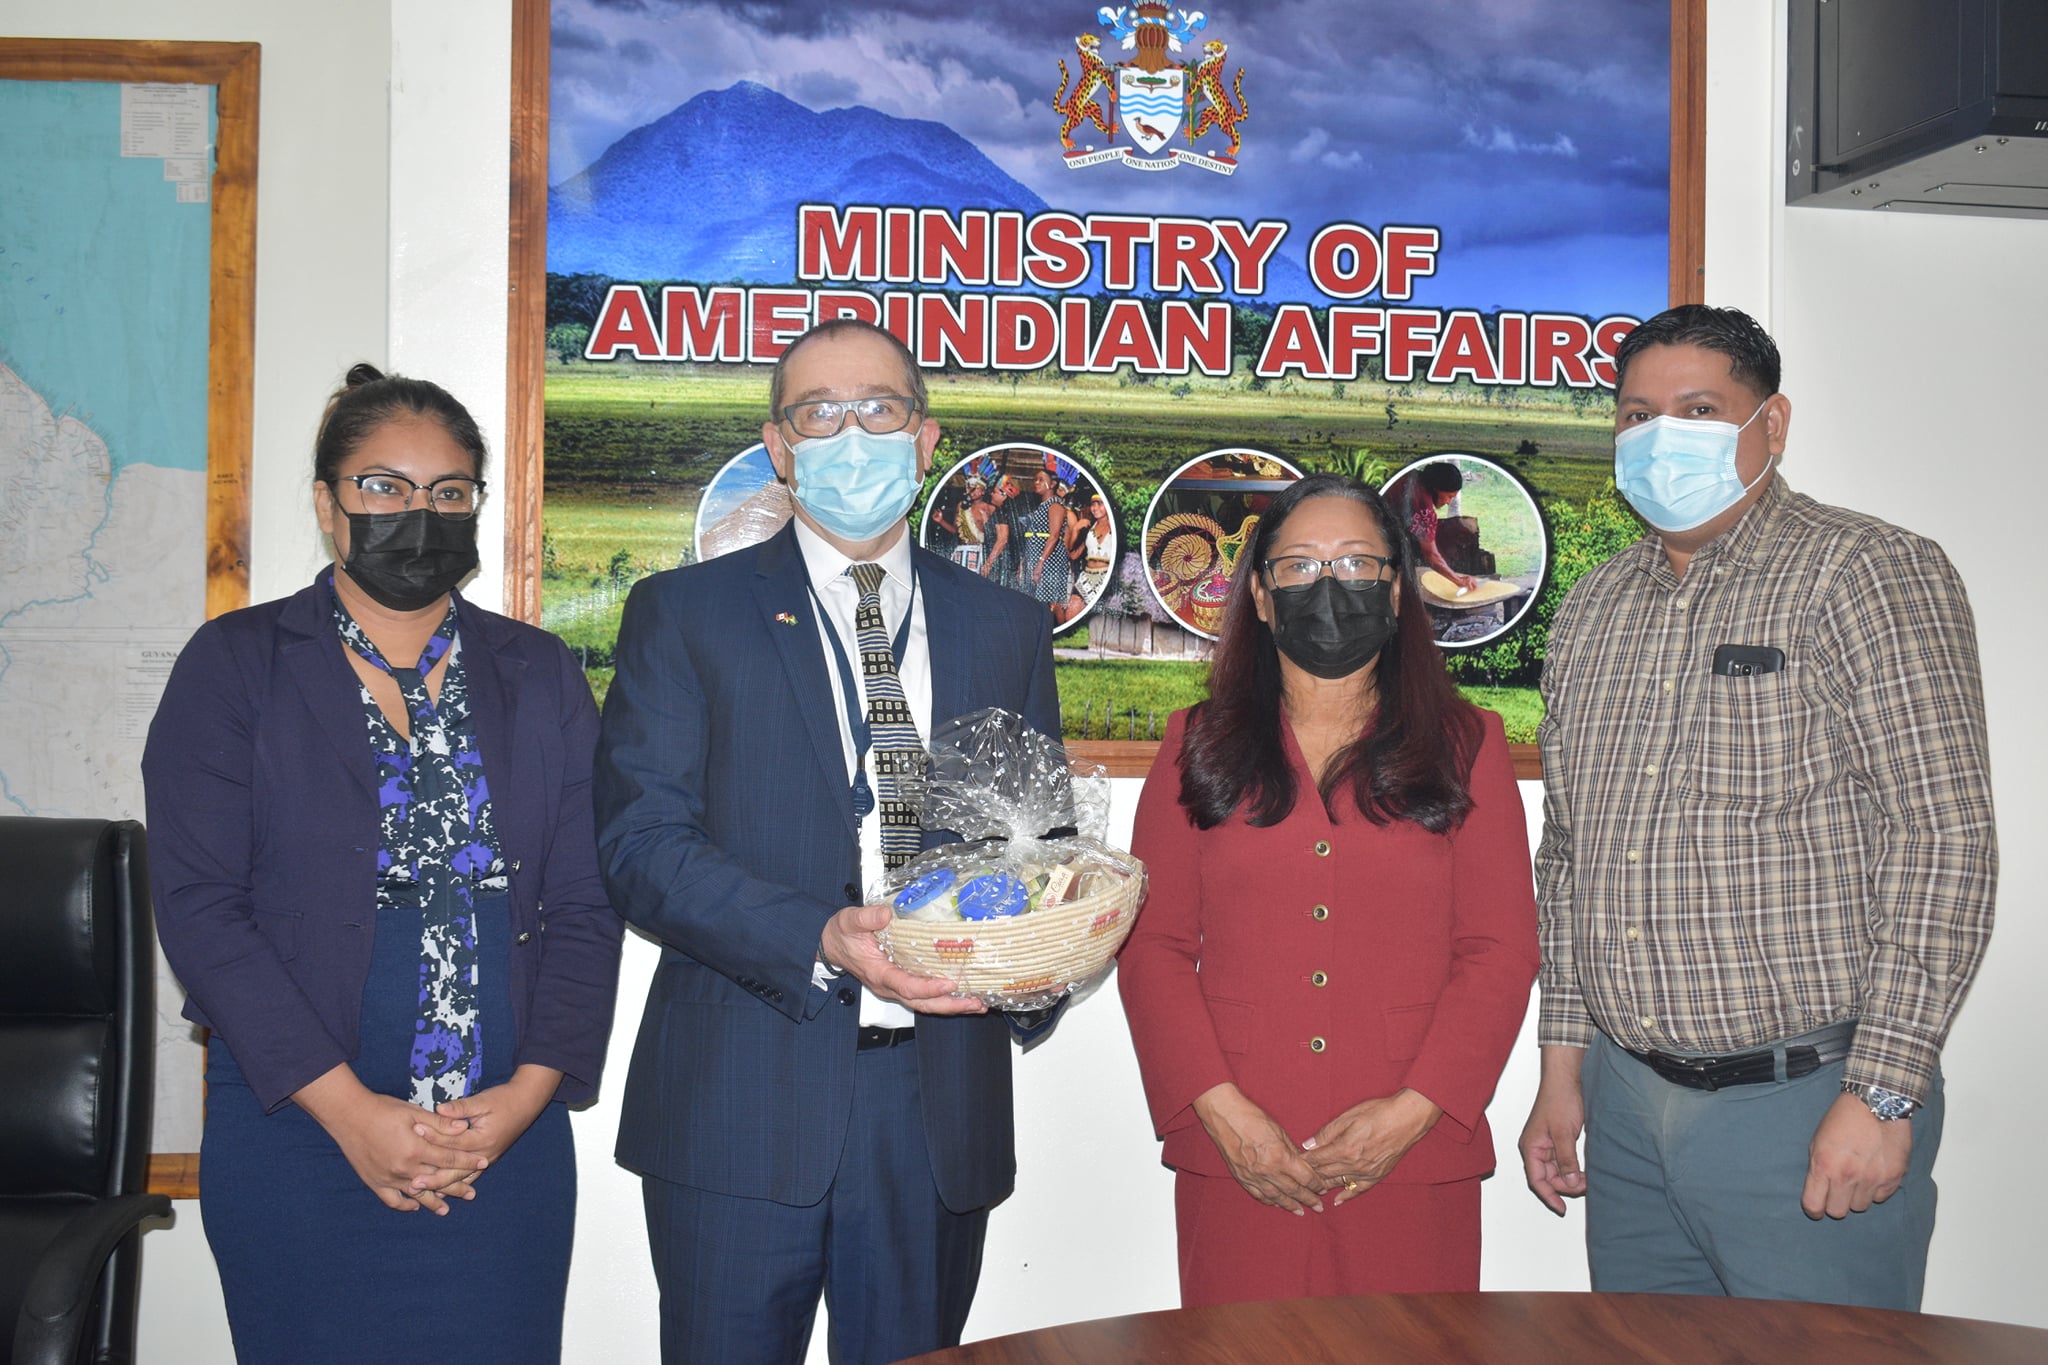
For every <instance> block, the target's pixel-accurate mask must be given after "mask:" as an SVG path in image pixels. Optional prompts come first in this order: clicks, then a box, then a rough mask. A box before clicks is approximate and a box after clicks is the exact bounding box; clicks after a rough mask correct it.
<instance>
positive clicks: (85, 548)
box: [0, 81, 214, 1151]
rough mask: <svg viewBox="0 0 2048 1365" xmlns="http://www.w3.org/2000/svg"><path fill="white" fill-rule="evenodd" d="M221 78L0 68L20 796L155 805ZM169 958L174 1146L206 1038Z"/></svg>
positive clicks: (191, 539) (8, 634)
mask: <svg viewBox="0 0 2048 1365" xmlns="http://www.w3.org/2000/svg"><path fill="white" fill-rule="evenodd" d="M213 94H214V92H213V89H212V87H210V86H195V85H119V84H110V83H101V82H48V81H0V164H5V165H6V166H7V167H8V171H9V173H8V175H7V176H6V177H5V178H4V179H0V222H4V223H5V224H6V225H7V228H6V232H5V234H4V236H0V716H4V717H5V723H4V724H0V814H4V815H34V816H72V817H94V818H106V819H138V820H139V819H141V818H142V814H143V801H142V775H141V766H140V765H141V755H142V743H143V739H144V737H145V736H146V735H147V733H148V729H149V721H150V717H151V716H152V715H153V714H154V713H155V711H156V704H157V700H158V697H159V695H160V694H161V692H162V690H163V684H164V680H165V678H166V677H168V676H169V673H170V668H171V663H172V661H173V660H175V659H176V658H177V654H178V651H179V650H180V649H181V648H182V647H183V646H184V643H185V641H186V639H187V637H189V636H190V635H191V633H192V631H193V630H194V629H195V628H196V627H197V626H198V625H199V623H200V622H201V621H202V620H203V619H204V617H205V603H206V457H207V344H206V341H207V327H208V306H209V294H208V272H209V250H210V248H209V235H208V234H209V219H208V205H207V187H208V178H209V174H210V169H211V165H212V142H213V129H214V108H213ZM183 1003H184V992H183V991H182V990H181V989H180V988H179V986H178V985H177V983H176V981H175V980H174V979H173V978H172V977H171V975H170V973H169V971H168V970H167V969H166V968H165V967H164V966H163V964H162V962H161V960H159V963H158V972H157V1013H158V1028H157V1032H158V1048H157V1057H158V1060H157V1077H156V1085H157V1099H156V1121H155V1134H154V1139H155V1140H154V1142H153V1146H154V1148H155V1149H156V1150H160V1151H162V1150H192V1149H195V1148H197V1146H198V1140H199V1102H200V1099H199V1097H200V1087H199V1086H198V1084H196V1082H197V1080H198V1078H199V1074H200V1067H201V1058H202V1054H201V1053H200V1050H199V1049H198V1047H197V1046H196V1045H195V1043H194V1041H193V1037H192V1030H191V1026H190V1025H189V1024H187V1023H186V1022H185V1021H184V1020H183V1019H182V1018H180V1017H179V1010H180V1008H181V1007H182V1005H183Z"/></svg>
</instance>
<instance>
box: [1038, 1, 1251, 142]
mask: <svg viewBox="0 0 2048 1365" xmlns="http://www.w3.org/2000/svg"><path fill="white" fill-rule="evenodd" d="M1096 19H1097V21H1098V22H1099V23H1100V24H1101V25H1102V27H1103V28H1105V29H1107V30H1108V33H1107V34H1106V35H1105V34H1101V33H1093V32H1084V33H1081V34H1078V35H1076V36H1075V38H1074V52H1075V56H1076V58H1077V59H1078V63H1079V65H1078V68H1077V69H1076V70H1074V71H1073V72H1071V73H1070V72H1069V71H1068V70H1067V63H1066V60H1065V59H1064V58H1062V59H1061V60H1060V64H1059V66H1060V85H1059V89H1058V91H1057V92H1055V93H1054V95H1053V100H1052V107H1053V108H1054V109H1055V110H1056V111H1057V112H1058V113H1059V115H1060V119H1061V122H1060V143H1061V145H1062V147H1063V149H1064V151H1065V154H1066V164H1067V165H1068V166H1069V167H1070V168H1072V169H1075V170H1079V169H1081V168H1082V167H1085V166H1099V165H1102V164H1104V163H1107V162H1117V163H1120V164H1122V165H1125V166H1129V167H1131V168H1132V169H1134V170H1142V171H1170V170H1174V169H1176V168H1177V167H1180V166H1199V167H1200V168H1201V169H1203V170H1206V171H1214V172H1216V173H1217V174H1219V175H1231V174H1234V173H1235V172H1236V170H1237V157H1238V151H1239V148H1240V147H1241V146H1242V145H1243V141H1244V139H1243V136H1242V135H1241V134H1240V133H1239V131H1238V125H1239V124H1241V123H1243V122H1244V121H1245V119H1246V118H1248V117H1250V110H1249V109H1248V108H1247V107H1246V105H1245V99H1244V68H1243V67H1242V66H1240V67H1238V68H1237V70H1236V75H1235V77H1234V78H1227V77H1226V76H1225V73H1224V66H1225V61H1226V58H1228V56H1229V48H1228V47H1227V46H1226V45H1225V44H1224V42H1223V41H1222V40H1221V39H1218V38H1210V39H1207V40H1206V41H1203V40H1202V38H1201V35H1202V33H1203V32H1204V31H1205V30H1206V29H1207V28H1208V27H1209V16H1208V15H1207V14H1206V13H1205V12H1203V11H1202V10H1187V9H1178V8H1175V7H1174V6H1171V5H1164V4H1159V3H1156V0H1146V2H1145V3H1141V4H1136V5H1104V6H1102V7H1101V8H1100V9H1099V10H1097V11H1096ZM1105 37H1106V38H1107V41H1108V42H1109V43H1113V44H1115V47H1116V50H1118V51H1121V52H1125V53H1129V54H1130V55H1129V56H1127V57H1123V58H1120V59H1116V60H1113V61H1110V60H1105V58H1104V51H1105ZM1198 44H1199V46H1198ZM1091 128H1092V129H1094V130H1095V131H1097V132H1100V133H1101V134H1102V138H1103V142H1104V144H1105V145H1103V146H1102V147H1099V148H1098V147H1096V146H1094V145H1093V144H1092V143H1091V144H1087V145H1083V144H1081V143H1077V142H1076V141H1075V140H1074V137H1075V134H1076V133H1077V132H1078V133H1080V134H1081V135H1082V136H1083V137H1084V138H1085V137H1087V136H1088V130H1089V129H1091ZM1119 131H1121V132H1122V133H1123V134H1124V135H1125V137H1126V138H1127V140H1128V143H1129V145H1127V146H1122V147H1119V146H1117V145H1116V141H1117V134H1118V132H1119ZM1176 134H1178V135H1179V137H1180V138H1181V139H1183V140H1184V141H1185V143H1186V145H1185V146H1176V145H1175V142H1174V139H1175V136H1176ZM1205 138H1206V139H1208V142H1207V144H1206V145H1198V144H1202V143H1203V139H1205Z"/></svg>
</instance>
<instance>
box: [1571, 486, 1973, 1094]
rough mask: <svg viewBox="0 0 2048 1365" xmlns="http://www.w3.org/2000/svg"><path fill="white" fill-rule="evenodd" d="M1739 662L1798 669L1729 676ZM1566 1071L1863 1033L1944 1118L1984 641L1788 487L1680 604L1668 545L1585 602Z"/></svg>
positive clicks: (1620, 558)
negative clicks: (1773, 662)
mask: <svg viewBox="0 0 2048 1365" xmlns="http://www.w3.org/2000/svg"><path fill="white" fill-rule="evenodd" d="M1723 644H1738V645H1755V646H1776V647H1777V648H1779V649H1781V650H1783V651H1784V655H1785V666H1784V668H1783V670H1782V671H1779V672H1775V673H1758V674H1752V675H1750V676H1746V677H1745V676H1735V677H1722V676H1716V675H1715V674H1714V672H1713V671H1712V662H1713V657H1714V651H1715V649H1716V647H1717V646H1719V645H1723ZM1543 701H1544V708H1545V710H1544V718H1543V723H1542V725H1541V727H1540V729H1539V731H1538V739H1539V741H1540V743H1541V746H1542V752H1543V781H1544V802H1543V816H1544V819H1543V841H1542V845H1541V847H1540V848H1539V849H1538V851H1537V855H1536V887H1537V896H1538V904H1539V918H1540V924H1541V931H1542V947H1543V967H1542V975H1541V978H1540V979H1541V982H1542V989H1543V1003H1542V1011H1541V1015H1540V1018H1539V1030H1538V1038H1539V1041H1540V1042H1542V1043H1543V1044H1546V1045H1550V1044H1564V1045H1572V1046H1581V1047H1582V1046H1585V1045H1586V1044H1587V1043H1589V1042H1591V1041H1592V1038H1593V1033H1594V1030H1595V1029H1598V1030H1599V1031H1601V1032H1603V1033H1605V1034H1607V1036H1608V1037H1610V1038H1612V1039H1613V1040H1614V1041H1615V1042H1617V1043H1619V1044H1620V1045H1621V1046H1622V1047H1625V1048H1628V1049H1631V1050H1633V1051H1638V1052H1643V1051H1653V1050H1655V1051H1670V1052H1691V1053H1729V1052H1737V1051H1744V1050H1748V1049H1751V1048H1755V1047H1757V1046H1759V1045H1762V1044H1766V1043H1770V1042H1772V1041H1774V1040H1777V1039H1780V1038H1786V1037H1790V1036H1792V1035H1795V1034H1799V1033H1804V1032H1807V1031H1809V1030H1812V1029H1816V1028H1819V1027H1821V1026H1823V1025H1826V1024H1829V1023H1832V1022H1834V1021H1836V1020H1842V1019H1856V1020H1858V1025H1857V1030H1856V1041H1855V1045H1854V1048H1853V1050H1852V1052H1851V1053H1850V1056H1849V1062H1848V1068H1847V1073H1846V1075H1845V1076H1844V1081H1845V1082H1847V1083H1853V1084H1859V1085H1873V1084H1874V1085H1881V1086H1883V1087H1885V1088H1886V1089H1888V1090H1894V1091H1897V1092H1899V1093H1901V1094H1904V1095H1908V1096H1911V1097H1912V1098H1914V1099H1920V1098H1923V1097H1924V1096H1925V1095H1926V1093H1927V1083H1928V1081H1929V1079H1930V1078H1931V1077H1932V1076H1933V1074H1934V1071H1935V1068H1936V1066H1937V1064H1938V1060H1939V1056H1940V1051H1941V1045H1942V1041H1943V1039H1944V1038H1945V1037H1946V1036H1947V1033H1948V1028H1949V1024H1950V1022H1951V1021H1952V1020H1953V1019H1954V1016H1955V1011H1956V1007H1957V1005H1958V1004H1960V1003H1961V1000H1962V997H1963V993H1964V991H1965V990H1966V989H1967V988H1968V987H1969V984H1970V979H1971V977H1972V976H1973V975H1974V974H1975V973H1976V970H1977V965H1978V963H1979V962H1980V961H1981V959H1982V958H1983V954H1984V948H1985V945H1986V943H1987V942H1988V941H1989V939H1990V936H1991V912H1992V900H1993V894H1994V890H1995V887H1996V883H1997V871H1998V851H1997V842H1996V836H1995V833H1994V829H1993V824H1992V812H1991V774H1990V758H1989V754H1988V752H1987V746H1986V740H1985V730H1984V701H1983V696H1982V689H1981V683H1980V679H1979V674H1978V666H1977V641H1976V633H1975V629H1974V627H1973V625H1972V623H1971V618H1970V606H1969V602H1968V600H1967V598H1966V597H1965V595H1964V592H1963V585H1962V582H1961V580H1960V579H1959V578H1958V577H1957V576H1956V573H1955V570H1954V569H1953V568H1952V567H1951V566H1950V564H1949V562H1948V559H1947V557H1946V556H1945V555H1943V554H1942V552H1941V548H1940V547H1939V546H1937V545H1935V544H1934V543H1933V542H1932V541H1929V540H1926V539H1923V538H1922V537H1919V536H1916V535H1913V534H1911V533H1910V532H1906V531H1902V530H1900V529H1898V528H1897V527H1895V526H1889V525H1887V524H1885V523H1884V522H1881V521H1878V520H1876V519H1874V518H1871V517H1866V516H1862V515H1859V514H1857V513H1854V512H1849V511H1844V510H1843V509H1841V508H1836V507H1828V506H1825V505H1823V504H1821V503H1817V502H1815V501H1814V500H1813V499H1811V498H1808V497H1805V496H1804V495H1802V494H1798V493H1794V492H1793V491H1792V490H1791V489H1790V488H1788V487H1787V486H1786V485H1785V483H1784V481H1783V480H1782V479H1781V478H1778V477H1776V476H1775V475H1774V476H1773V477H1772V481H1771V486H1770V487H1769V489H1768V490H1766V492H1765V494H1764V496H1763V498H1762V499H1760V500H1759V501H1758V502H1757V504H1756V505H1755V506H1754V507H1752V508H1751V509H1750V510H1749V512H1748V513H1746V514H1745V515H1744V516H1743V518H1742V520H1741V521H1740V522H1738V523H1737V524H1736V525H1735V527H1734V528H1732V529H1731V530H1730V531H1728V532H1727V534H1725V535H1722V536H1720V537H1719V538H1717V539H1716V540H1714V541H1712V542H1710V543H1709V544H1707V545H1705V546H1703V547H1701V548H1700V550H1699V551H1698V552H1697V553H1696V554H1695V555H1694V556H1693V557H1692V561H1691V563H1690V564H1689V566H1688V568H1687V572H1686V574H1685V576H1684V577H1683V578H1680V577H1678V576H1677V575H1676V574H1675V573H1673V572H1672V569H1671V565H1670V563H1669V561H1668V560H1667V559H1666V558H1665V555H1664V550H1663V546H1662V544H1661V542H1660V541H1659V540H1658V539H1657V537H1656V536H1655V535H1651V536H1647V537H1645V538H1644V539H1643V540H1641V541H1638V542H1637V543H1636V544H1634V545H1632V546H1630V547H1629V548H1628V549H1626V550H1624V551H1623V552H1622V553H1620V554H1619V555H1617V556H1615V557H1614V558H1613V559H1612V560H1610V561H1609V562H1608V563H1606V564H1604V565H1602V566H1600V567H1599V568H1598V569H1595V570H1594V571H1593V572H1591V573H1589V574H1587V575H1586V577H1585V578H1583V579H1582V580H1580V582H1579V583H1578V584H1577V585H1576V586H1575V587H1574V588H1573V589H1572V591H1571V592H1570V593H1569V594H1568V595H1567V596H1566V598H1565V601H1564V603H1563V605H1562V606H1561V607H1560V608H1559V610H1558V614H1557V618H1556V621H1555V622H1554V623H1553V625H1552V627H1551V633H1550V645H1549V657H1548V659H1547V661H1546V663H1545V665H1544V670H1543Z"/></svg>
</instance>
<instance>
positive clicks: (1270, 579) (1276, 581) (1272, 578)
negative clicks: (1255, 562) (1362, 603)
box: [1262, 554, 1396, 592]
mask: <svg viewBox="0 0 2048 1365" xmlns="http://www.w3.org/2000/svg"><path fill="white" fill-rule="evenodd" d="M1395 562H1396V561H1394V560H1393V559H1392V558H1390V557H1388V556H1386V555H1365V554H1357V555H1339V556H1337V557H1336V558H1335V559H1317V558H1315V557H1314V556H1313V555H1281V556H1279V557H1278V558H1275V559H1269V560H1267V561H1266V562H1265V564H1264V565H1263V566H1262V567H1263V568H1264V569H1265V571H1266V586H1267V587H1269V588H1271V589H1272V590H1273V591H1275V592H1296V591H1299V590H1300V589H1303V588H1310V587H1314V586H1315V581H1316V580H1317V579H1318V578H1321V577H1322V576H1323V570H1325V569H1328V570H1329V571H1330V577H1332V578H1334V579H1336V580H1337V581H1338V582H1339V583H1341V584H1343V585H1344V586H1345V587H1347V588H1358V587H1365V586H1367V585H1368V584H1372V583H1377V582H1379V581H1380V580H1381V579H1382V578H1385V577H1386V574H1387V570H1389V569H1391V568H1393V567H1394V565H1395Z"/></svg>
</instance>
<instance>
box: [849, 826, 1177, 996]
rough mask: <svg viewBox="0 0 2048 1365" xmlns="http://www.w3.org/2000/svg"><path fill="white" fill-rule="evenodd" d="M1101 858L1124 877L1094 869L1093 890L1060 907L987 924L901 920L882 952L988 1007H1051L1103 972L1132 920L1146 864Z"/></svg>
mask: <svg viewBox="0 0 2048 1365" xmlns="http://www.w3.org/2000/svg"><path fill="white" fill-rule="evenodd" d="M1103 855H1106V857H1107V858H1108V859H1111V860H1114V861H1115V862H1116V863H1118V864H1120V865H1121V866H1122V867H1123V869H1124V872H1123V874H1122V875H1118V874H1117V873H1115V872H1110V871H1107V870H1105V869H1102V868H1098V869H1096V870H1095V871H1093V872H1091V873H1090V874H1089V875H1090V877H1091V879H1092V880H1093V881H1094V882H1095V883H1097V884H1098V887H1099V889H1095V890H1092V891H1090V892H1089V893H1088V894H1086V895H1083V896H1078V897H1076V898H1075V899H1073V900H1071V901H1068V902H1066V903H1065V904H1063V905H1056V906H1054V907H1052V908H1051V909H1049V910H1048V909H1039V910H1032V911H1029V912H1028V913H1025V914H1022V915H1013V916H1009V917H1006V918H1002V919H989V920H966V919H952V918H948V919H943V920H922V919H914V918H908V917H903V916H899V917H898V918H897V919H896V920H895V921H893V922H892V923H891V924H890V925H889V927H888V928H887V929H884V930H883V931H882V933H881V940H882V947H883V948H884V949H885V950H886V951H887V952H888V954H889V957H890V959H891V960H892V961H894V962H895V963H896V965H897V966H899V967H903V968H906V969H907V970H909V971H913V972H922V973H924V974H925V975H927V976H941V977H947V978H949V979H950V980H952V981H953V983H954V985H955V988H956V989H955V992H954V993H955V994H957V995H962V996H974V997H979V998H980V999H982V1000H985V1001H987V1002H988V1004H989V1005H990V1006H991V1007H993V1008H996V1009H1037V1008H1040V1007H1042V1006H1045V1005H1049V1004H1051V1003H1052V1002H1053V1001H1055V1000H1057V999H1058V998H1059V997H1061V996H1063V995H1065V994H1067V993H1068V992H1069V991H1071V990H1073V989H1074V988H1075V987H1077V986H1079V985H1081V984H1083V983H1084V982H1086V981H1087V980H1089V979H1090V978H1091V977H1093V976H1095V975H1096V974H1097V973H1098V972H1100V971H1102V970H1103V968H1105V967H1107V966H1108V965H1109V960H1110V959H1111V958H1112V957H1114V956H1115V955H1116V950H1117V949H1118V948H1120V947H1122V946H1123V941H1124V938H1125V936H1126V935H1128V934H1129V933H1130V932H1131V924H1132V921H1134V920H1135V919H1136V918H1137V914H1138V903H1139V902H1140V901H1141V900H1142V899H1143V898H1144V895H1145V869H1144V865H1143V864H1141V863H1139V862H1138V860H1137V859H1135V858H1133V857H1131V856H1130V855H1129V854H1126V853H1116V852H1112V851H1109V850H1103ZM1098 856H1102V855H1098ZM1102 883H1107V884H1106V885H1102Z"/></svg>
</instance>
